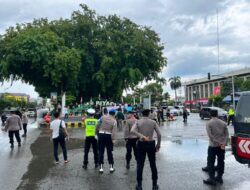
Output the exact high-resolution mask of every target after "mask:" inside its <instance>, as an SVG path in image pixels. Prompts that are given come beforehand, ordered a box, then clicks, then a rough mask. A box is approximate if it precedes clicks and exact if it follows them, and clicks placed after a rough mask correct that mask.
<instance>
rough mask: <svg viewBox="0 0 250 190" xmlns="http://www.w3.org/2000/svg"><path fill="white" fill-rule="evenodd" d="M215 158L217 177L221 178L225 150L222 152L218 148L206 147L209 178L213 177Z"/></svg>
mask: <svg viewBox="0 0 250 190" xmlns="http://www.w3.org/2000/svg"><path fill="white" fill-rule="evenodd" d="M216 157H217V171H218V176H220V177H222V175H223V174H224V167H225V162H224V160H225V150H222V149H221V148H220V147H211V146H209V147H208V157H207V158H208V173H209V177H210V178H212V179H213V178H214V176H215V166H214V164H215V159H216Z"/></svg>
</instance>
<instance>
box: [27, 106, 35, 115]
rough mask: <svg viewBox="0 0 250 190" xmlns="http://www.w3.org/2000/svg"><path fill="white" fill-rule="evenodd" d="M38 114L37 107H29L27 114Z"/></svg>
mask: <svg viewBox="0 0 250 190" xmlns="http://www.w3.org/2000/svg"><path fill="white" fill-rule="evenodd" d="M35 114H36V109H35V108H29V109H28V110H27V112H26V115H27V116H28V117H35Z"/></svg>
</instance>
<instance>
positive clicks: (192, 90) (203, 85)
mask: <svg viewBox="0 0 250 190" xmlns="http://www.w3.org/2000/svg"><path fill="white" fill-rule="evenodd" d="M232 76H236V77H243V78H244V79H247V78H250V68H249V67H246V68H244V69H240V70H237V71H233V72H228V73H222V74H220V75H213V73H211V75H210V80H209V79H208V76H206V77H205V78H200V79H195V80H192V81H189V82H185V83H183V86H184V89H185V104H186V105H197V104H198V105H207V104H208V98H209V97H210V96H211V95H215V94H216V93H218V91H217V90H219V91H220V86H221V83H222V82H223V81H226V80H227V81H228V80H231V79H232ZM216 91H217V92H216Z"/></svg>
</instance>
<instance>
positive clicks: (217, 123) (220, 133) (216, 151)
mask: <svg viewBox="0 0 250 190" xmlns="http://www.w3.org/2000/svg"><path fill="white" fill-rule="evenodd" d="M211 116H212V119H211V120H210V121H208V122H207V125H206V130H207V135H208V137H209V147H208V158H207V159H208V174H209V178H208V179H207V180H203V182H204V183H205V184H207V185H213V186H214V185H216V182H218V183H221V184H222V183H223V180H222V175H223V173H224V166H225V162H224V160H225V146H226V144H227V138H228V129H227V124H226V123H225V122H224V121H222V120H220V119H219V118H218V111H217V110H211ZM216 156H217V159H218V160H217V163H218V164H217V168H218V175H217V176H216V177H215V166H214V163H215V159H216Z"/></svg>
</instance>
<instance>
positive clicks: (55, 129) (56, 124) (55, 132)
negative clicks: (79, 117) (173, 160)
mask: <svg viewBox="0 0 250 190" xmlns="http://www.w3.org/2000/svg"><path fill="white" fill-rule="evenodd" d="M54 116H55V120H53V121H52V122H51V123H50V130H51V132H52V139H53V145H54V157H55V161H56V164H58V163H59V158H58V144H60V146H61V148H62V151H63V158H64V163H65V164H66V163H68V162H69V160H68V158H67V149H66V142H65V138H64V137H60V136H59V129H60V126H61V127H62V128H63V129H64V133H65V134H66V136H67V137H68V131H67V129H66V126H65V122H64V121H63V120H60V113H59V112H55V113H54Z"/></svg>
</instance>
